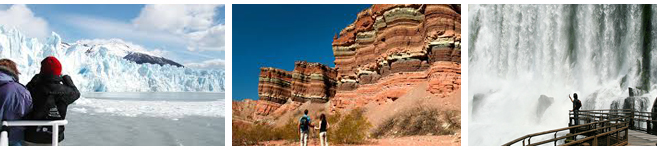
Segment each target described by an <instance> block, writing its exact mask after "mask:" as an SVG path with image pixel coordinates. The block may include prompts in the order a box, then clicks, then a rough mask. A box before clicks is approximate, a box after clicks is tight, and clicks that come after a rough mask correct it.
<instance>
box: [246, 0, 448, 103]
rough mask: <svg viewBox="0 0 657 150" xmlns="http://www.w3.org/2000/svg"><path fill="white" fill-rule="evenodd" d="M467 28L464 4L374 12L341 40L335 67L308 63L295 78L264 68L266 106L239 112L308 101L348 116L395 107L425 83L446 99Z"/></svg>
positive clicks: (338, 39)
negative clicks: (348, 111)
mask: <svg viewBox="0 0 657 150" xmlns="http://www.w3.org/2000/svg"><path fill="white" fill-rule="evenodd" d="M460 27H461V15H460V5H420V4H405V5H403V4H394V5H386V4H382V5H373V6H372V7H370V8H368V9H365V10H363V11H361V12H360V13H358V15H357V19H356V20H355V21H354V22H353V23H352V24H350V25H348V26H347V27H346V28H344V29H343V30H342V31H340V33H339V34H338V35H336V36H335V37H334V41H333V43H332V46H333V54H334V56H335V61H334V63H335V66H336V67H335V68H330V67H328V66H325V65H322V64H319V63H308V62H303V61H301V62H296V63H295V68H294V70H293V71H286V70H282V69H276V68H261V72H260V77H259V85H258V95H259V97H260V101H263V102H250V103H254V104H250V105H242V104H240V105H237V106H249V107H253V108H254V112H255V113H256V114H258V115H270V114H272V113H273V114H279V113H283V112H286V110H293V109H295V108H294V107H298V106H299V105H301V103H305V102H308V101H310V102H313V103H326V102H330V105H331V106H332V110H335V109H344V108H350V107H359V106H363V105H365V104H369V103H378V104H382V103H386V102H389V101H395V100H396V99H397V98H399V97H400V96H402V95H404V94H406V93H407V92H408V90H410V89H411V88H412V87H414V86H416V85H420V84H423V83H427V84H426V85H428V87H427V88H426V89H427V91H429V92H430V93H431V94H434V95H435V96H439V97H445V96H447V95H449V94H452V93H455V92H459V89H460V86H461V63H460V61H461V49H460V48H461V46H460V42H461V29H460ZM234 106H235V105H234ZM283 108H284V109H283Z"/></svg>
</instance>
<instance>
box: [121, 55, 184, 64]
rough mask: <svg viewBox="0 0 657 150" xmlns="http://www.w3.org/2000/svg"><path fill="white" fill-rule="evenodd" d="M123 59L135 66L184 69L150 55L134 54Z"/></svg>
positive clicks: (172, 62) (164, 59) (167, 60)
mask: <svg viewBox="0 0 657 150" xmlns="http://www.w3.org/2000/svg"><path fill="white" fill-rule="evenodd" d="M123 59H126V60H129V61H133V62H135V63H137V64H143V63H149V64H158V65H165V64H169V65H172V66H176V67H184V66H183V65H181V64H179V63H177V62H174V61H172V60H169V59H166V58H163V57H155V56H150V55H146V54H142V53H135V52H133V53H130V54H128V55H126V56H125V57H123Z"/></svg>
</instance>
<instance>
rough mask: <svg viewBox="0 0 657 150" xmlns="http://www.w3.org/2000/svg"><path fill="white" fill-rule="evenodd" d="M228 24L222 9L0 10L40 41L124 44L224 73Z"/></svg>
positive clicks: (88, 7)
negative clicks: (54, 36) (56, 37)
mask: <svg viewBox="0 0 657 150" xmlns="http://www.w3.org/2000/svg"><path fill="white" fill-rule="evenodd" d="M3 20H4V21H3ZM16 20H20V21H16ZM224 20H225V7H224V6H223V5H117V4H110V5H87V4H74V5H0V24H4V25H8V26H13V27H16V28H18V29H19V30H21V32H23V33H24V34H25V35H26V36H28V37H35V38H38V39H39V41H42V42H44V41H45V40H46V39H47V38H48V37H50V33H51V32H56V33H57V34H59V35H60V36H61V37H62V40H63V41H64V42H69V43H74V42H76V41H78V40H83V39H113V38H115V39H121V40H123V41H126V42H130V43H132V44H135V45H140V46H142V47H144V48H145V49H146V50H148V51H150V52H152V53H154V54H157V55H161V56H163V57H166V58H169V59H172V60H174V61H176V62H179V63H182V64H183V65H186V66H188V67H192V68H211V69H216V68H224V61H223V60H224V58H225V50H224V45H225V43H224V38H225V35H224V33H225V31H224V30H225V21H224Z"/></svg>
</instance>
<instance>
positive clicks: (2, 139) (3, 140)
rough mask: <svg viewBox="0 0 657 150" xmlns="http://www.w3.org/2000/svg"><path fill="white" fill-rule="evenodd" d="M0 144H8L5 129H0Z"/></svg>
mask: <svg viewBox="0 0 657 150" xmlns="http://www.w3.org/2000/svg"><path fill="white" fill-rule="evenodd" d="M0 146H9V138H8V137H7V131H2V133H0Z"/></svg>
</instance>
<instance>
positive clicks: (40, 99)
mask: <svg viewBox="0 0 657 150" xmlns="http://www.w3.org/2000/svg"><path fill="white" fill-rule="evenodd" d="M27 89H28V90H29V91H30V93H31V94H32V99H33V106H34V108H33V110H32V112H30V113H29V114H28V116H27V119H29V120H52V119H49V118H48V116H49V111H50V107H49V106H53V105H52V104H49V102H48V98H49V97H50V96H52V97H51V98H52V100H54V105H56V107H57V111H58V112H59V115H60V116H61V119H66V110H67V108H68V105H70V104H71V103H73V102H75V100H77V99H78V98H80V92H79V91H78V89H77V88H76V87H75V84H73V81H72V80H71V77H70V76H68V75H65V76H63V77H60V76H56V75H52V74H36V75H34V77H33V78H32V80H31V81H30V82H29V83H28V84H27ZM44 128H45V127H28V128H27V129H26V130H25V141H28V142H33V143H51V139H52V138H51V137H52V135H51V134H50V133H48V132H43V130H44ZM50 130H52V129H50ZM62 140H64V126H59V141H62Z"/></svg>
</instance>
